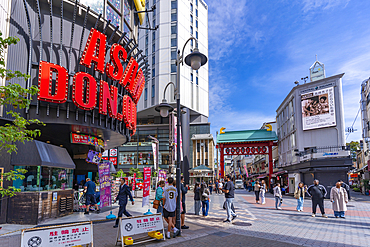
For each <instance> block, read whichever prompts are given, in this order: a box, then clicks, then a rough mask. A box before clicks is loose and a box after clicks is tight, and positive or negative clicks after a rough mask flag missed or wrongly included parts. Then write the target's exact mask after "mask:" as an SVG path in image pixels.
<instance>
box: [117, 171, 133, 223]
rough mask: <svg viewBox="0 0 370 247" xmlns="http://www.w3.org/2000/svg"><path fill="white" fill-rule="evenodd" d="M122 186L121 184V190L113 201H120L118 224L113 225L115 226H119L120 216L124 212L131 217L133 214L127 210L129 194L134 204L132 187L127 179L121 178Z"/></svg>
mask: <svg viewBox="0 0 370 247" xmlns="http://www.w3.org/2000/svg"><path fill="white" fill-rule="evenodd" d="M120 183H121V184H120V186H119V192H118V195H117V197H116V199H115V200H114V202H113V203H116V201H117V200H118V201H119V209H118V218H117V219H116V224H115V225H114V226H113V227H114V228H117V227H118V223H119V218H121V217H122V214H124V215H126V216H127V217H131V214H130V213H129V212H127V211H126V205H127V196H129V197H130V201H131V203H132V205H134V204H135V203H134V199H133V198H132V195H131V191H130V188H129V187H128V186H127V184H125V179H124V178H121V179H120Z"/></svg>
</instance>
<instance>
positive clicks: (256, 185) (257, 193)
mask: <svg viewBox="0 0 370 247" xmlns="http://www.w3.org/2000/svg"><path fill="white" fill-rule="evenodd" d="M260 188H261V185H260V183H259V182H258V181H256V183H255V184H254V194H255V195H256V203H257V204H258V203H259V201H260Z"/></svg>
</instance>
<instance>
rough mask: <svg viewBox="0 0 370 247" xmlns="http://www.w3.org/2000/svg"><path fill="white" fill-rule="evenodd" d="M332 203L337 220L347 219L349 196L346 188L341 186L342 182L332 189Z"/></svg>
mask: <svg viewBox="0 0 370 247" xmlns="http://www.w3.org/2000/svg"><path fill="white" fill-rule="evenodd" d="M330 201H331V202H332V203H333V211H334V216H335V218H338V217H341V218H343V219H344V218H345V216H344V213H345V211H347V205H346V204H347V203H348V194H347V191H346V189H345V188H343V187H342V186H341V183H340V182H337V183H336V184H335V187H333V188H331V191H330Z"/></svg>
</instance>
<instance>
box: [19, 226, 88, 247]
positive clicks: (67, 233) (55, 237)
mask: <svg viewBox="0 0 370 247" xmlns="http://www.w3.org/2000/svg"><path fill="white" fill-rule="evenodd" d="M90 243H93V228H92V223H91V222H88V223H86V222H84V223H77V224H68V225H61V226H53V227H50V228H46V227H42V228H32V229H26V230H23V231H22V239H21V247H52V246H60V247H70V246H76V245H83V244H90Z"/></svg>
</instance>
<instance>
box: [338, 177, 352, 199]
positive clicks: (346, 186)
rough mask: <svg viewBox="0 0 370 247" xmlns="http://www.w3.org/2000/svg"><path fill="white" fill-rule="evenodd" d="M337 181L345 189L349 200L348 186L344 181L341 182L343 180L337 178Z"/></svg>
mask: <svg viewBox="0 0 370 247" xmlns="http://www.w3.org/2000/svg"><path fill="white" fill-rule="evenodd" d="M338 182H340V183H341V186H342V187H343V188H344V189H345V190H346V191H347V195H348V201H350V200H351V194H350V188H351V187H349V185H348V184H346V183H345V182H343V180H338Z"/></svg>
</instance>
